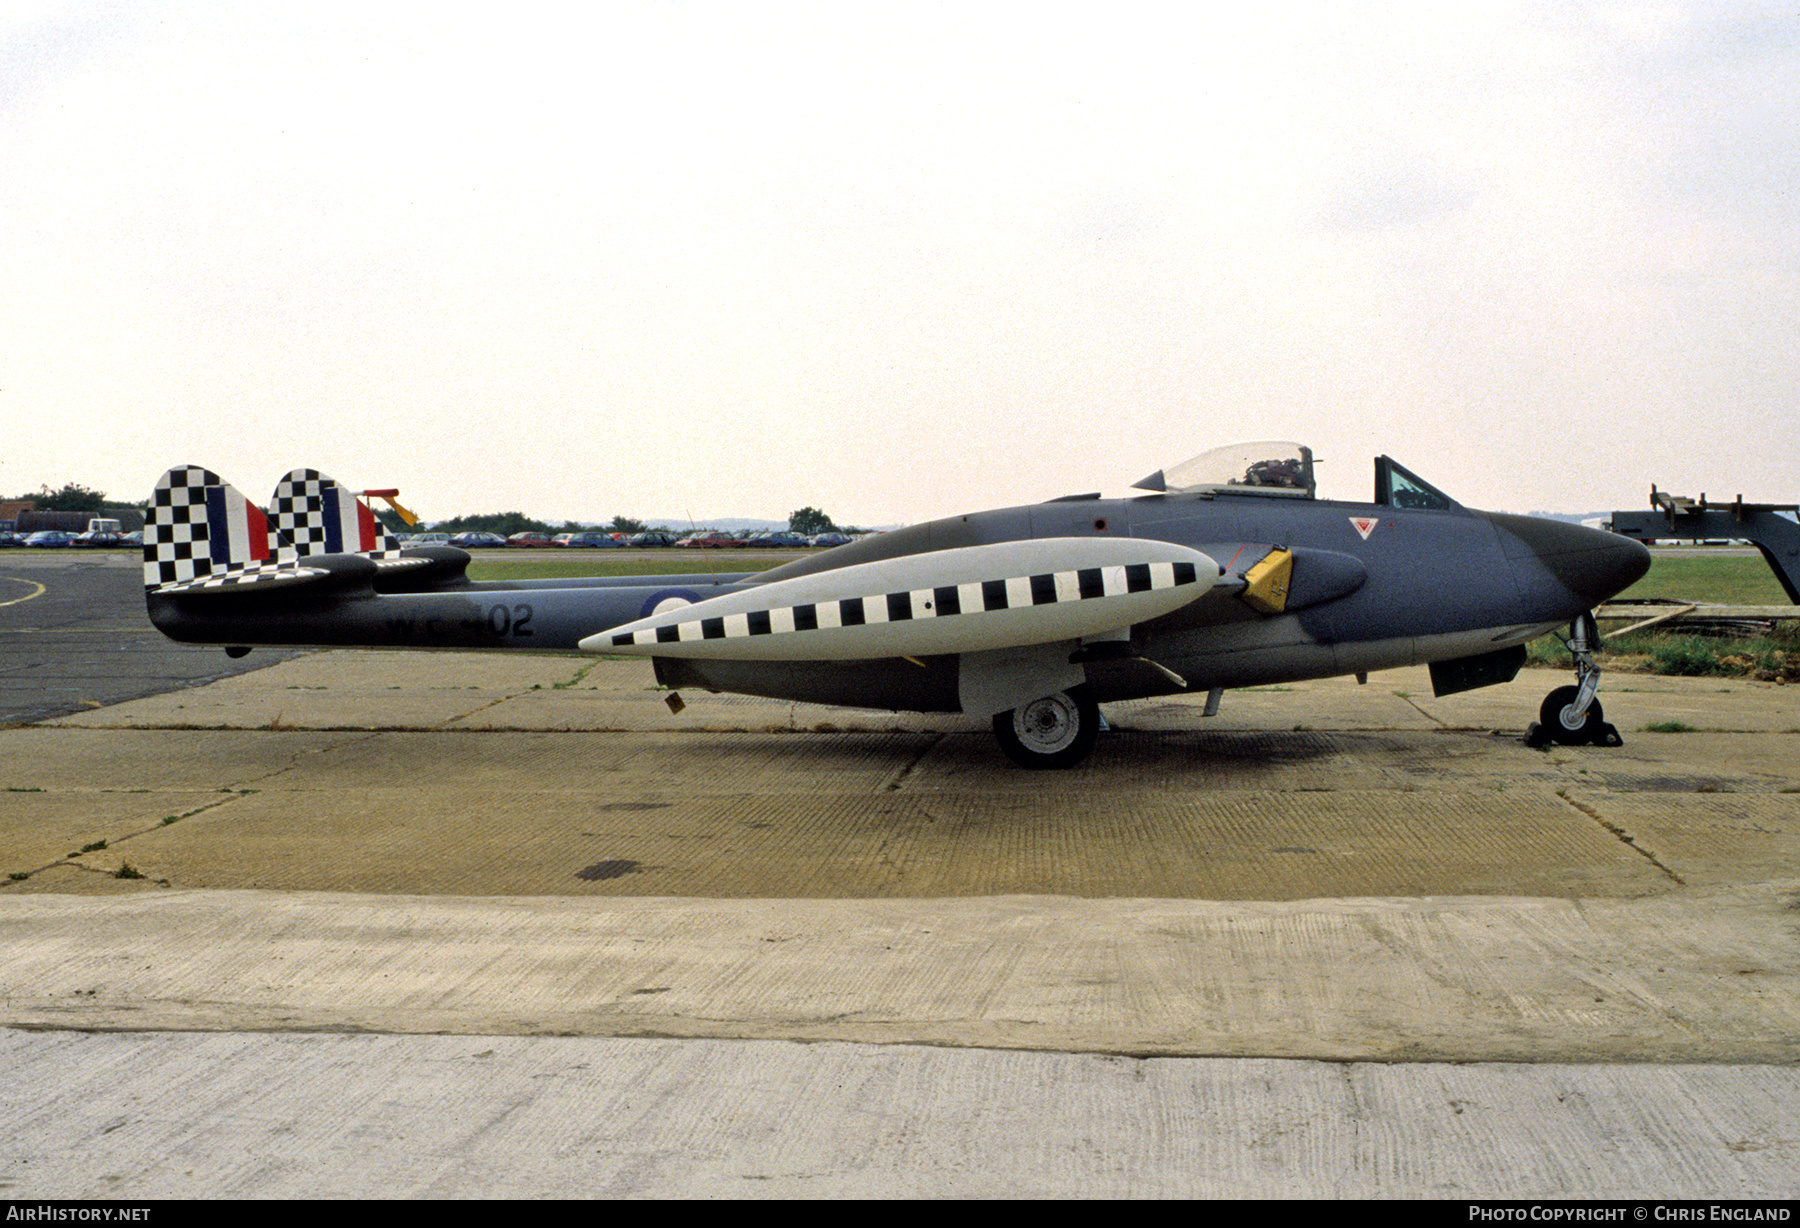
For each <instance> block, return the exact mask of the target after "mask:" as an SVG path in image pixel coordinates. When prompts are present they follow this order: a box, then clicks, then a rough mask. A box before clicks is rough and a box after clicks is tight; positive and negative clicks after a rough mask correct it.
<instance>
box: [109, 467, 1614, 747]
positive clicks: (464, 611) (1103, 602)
mask: <svg viewBox="0 0 1800 1228" xmlns="http://www.w3.org/2000/svg"><path fill="white" fill-rule="evenodd" d="M1137 486H1138V488H1139V489H1142V490H1144V491H1146V492H1147V493H1145V494H1142V495H1138V496H1135V497H1131V498H1123V499H1103V498H1101V497H1100V496H1098V495H1077V496H1071V497H1067V498H1063V499H1056V500H1052V501H1050V502H1048V503H1040V504H1034V505H1031V506H1026V507H1012V508H1002V509H999V510H995V511H987V512H975V513H971V514H969V515H965V516H953V517H950V518H947V519H943V520H934V521H930V522H928V523H925V524H919V525H914V526H912V527H910V528H906V529H901V530H898V531H896V532H892V533H885V534H881V535H879V536H875V537H870V538H866V539H863V540H861V541H858V542H854V543H852V544H850V545H848V546H840V547H837V548H835V549H833V550H829V551H826V552H823V553H821V554H818V555H816V556H811V557H807V558H803V559H799V560H796V561H794V562H790V563H787V564H785V565H783V566H780V567H776V568H774V569H773V570H770V571H765V572H760V573H751V574H732V575H718V576H714V575H684V576H638V577H620V578H615V579H576V580H538V581H508V582H504V583H496V582H477V581H471V580H470V579H468V577H467V575H466V574H465V569H466V567H467V565H468V562H469V556H468V555H467V554H465V553H463V552H462V551H460V550H456V549H453V548H448V547H428V548H424V549H417V550H414V549H402V548H399V547H397V546H396V545H395V544H394V542H393V540H392V539H391V538H387V537H386V536H385V534H382V533H381V532H380V531H379V529H378V527H377V526H376V524H375V522H374V518H373V517H372V516H371V515H370V514H369V512H368V509H367V508H366V507H365V506H364V505H363V504H362V503H361V502H360V501H359V500H357V499H356V498H355V497H354V495H352V494H350V493H349V492H348V491H345V490H344V489H343V488H341V487H339V486H338V485H337V484H336V483H334V482H332V481H331V480H330V479H329V478H325V477H323V476H322V475H320V474H318V473H316V472H313V471H310V470H296V471H295V472H294V473H291V474H289V475H288V476H287V477H285V478H283V479H282V482H281V485H280V486H278V487H277V489H276V495H275V500H274V503H273V504H272V508H271V511H270V513H268V514H265V513H263V512H262V511H261V510H260V509H258V508H257V507H256V506H255V505H254V504H252V503H250V502H249V501H248V500H247V499H245V498H244V497H243V496H242V495H240V494H238V493H237V491H235V490H233V489H232V488H231V487H230V486H228V485H226V484H225V483H224V482H223V481H221V480H220V479H219V478H218V477H217V476H216V475H215V474H213V473H210V472H209V471H207V470H204V469H200V468H194V467H185V468H179V469H173V470H170V471H169V472H168V473H167V474H166V475H164V477H163V479H162V481H161V483H159V484H158V486H157V488H156V495H155V499H154V500H153V506H152V509H151V513H150V516H149V523H148V524H147V526H146V528H145V531H144V580H145V586H146V590H147V599H148V603H149V611H150V619H151V621H152V622H153V623H154V624H155V625H156V626H157V627H158V628H159V629H160V630H161V631H162V632H163V633H164V634H165V635H168V636H169V637H170V638H172V639H176V640H180V641H183V642H187V643H205V644H221V645H226V646H227V648H226V651H227V652H230V653H232V654H234V655H241V654H242V653H244V652H248V651H249V646H250V645H253V644H282V645H367V646H378V647H412V648H442V649H449V648H465V649H484V650H493V649H526V650H531V649H535V650H539V651H558V652H566V651H569V650H571V649H575V648H581V649H585V650H587V651H590V652H600V653H622V654H629V655H635V656H644V657H649V658H650V660H651V662H652V664H653V667H654V670H655V674H656V678H657V680H658V681H659V682H661V683H662V684H663V685H665V686H668V687H670V688H678V687H699V688H704V689H707V690H712V691H730V692H737V693H742V694H749V695H763V696H771V697H775V698H782V699H790V700H801V701H807V702H813V703H823V704H836V705H843V706H850V707H864V708H885V709H893V710H904V711H920V712H963V713H967V714H970V715H974V716H978V717H989V718H991V719H992V722H993V727H994V732H995V734H996V736H997V737H998V738H999V741H1000V743H1001V745H1002V747H1003V748H1004V749H1005V751H1006V753H1007V755H1008V756H1009V757H1011V758H1012V759H1013V760H1014V761H1015V762H1018V763H1020V764H1022V765H1024V766H1026V767H1053V768H1054V767H1068V766H1071V765H1073V764H1075V763H1078V762H1080V761H1081V760H1082V759H1083V758H1084V757H1086V755H1087V754H1088V752H1089V750H1090V749H1091V748H1092V745H1093V741H1094V737H1095V733H1096V731H1097V729H1098V727H1099V708H1098V705H1099V704H1101V703H1105V702H1108V701H1116V700H1125V699H1138V698H1144V697H1148V696H1154V695H1172V694H1179V693H1203V694H1206V695H1207V706H1206V714H1207V715H1211V714H1212V713H1213V712H1215V711H1216V710H1217V707H1218V703H1219V697H1220V695H1221V694H1222V692H1223V691H1224V690H1227V689H1230V688H1234V687H1247V686H1258V685H1268V684H1271V683H1281V682H1292V681H1296V680H1299V679H1305V678H1319V677H1327V676H1331V675H1339V674H1356V675H1357V676H1358V677H1359V679H1360V678H1362V677H1365V676H1366V674H1367V672H1368V671H1371V670H1380V669H1389V668H1392V667H1395V666H1401V665H1416V664H1429V665H1430V666H1431V678H1432V684H1433V687H1434V689H1435V691H1436V693H1437V694H1439V695H1446V694H1452V693H1455V692H1458V691H1464V690H1469V689H1472V688H1475V687H1479V686H1487V685H1489V684H1492V683H1497V682H1504V681H1507V680H1509V679H1511V678H1512V677H1513V676H1514V674H1515V673H1516V672H1517V670H1518V669H1519V666H1520V665H1521V664H1522V663H1523V661H1524V658H1525V649H1524V644H1525V643H1526V641H1528V640H1530V639H1533V638H1535V637H1536V636H1539V635H1542V634H1545V633H1547V632H1550V631H1553V630H1555V629H1557V628H1559V627H1561V626H1563V625H1565V624H1567V625H1568V626H1569V628H1570V635H1569V638H1568V641H1567V643H1568V644H1569V646H1570V648H1571V651H1572V652H1573V655H1574V660H1575V665H1576V674H1577V685H1575V686H1566V687H1560V688H1558V689H1556V690H1554V691H1552V692H1551V693H1550V694H1549V695H1548V696H1547V697H1546V698H1545V701H1544V704H1543V707H1542V709H1541V711H1540V716H1541V720H1542V729H1543V731H1544V733H1545V734H1547V736H1549V737H1553V738H1555V739H1556V740H1558V741H1562V742H1569V743H1577V742H1602V743H1607V744H1612V745H1617V744H1618V735H1617V732H1616V731H1615V730H1614V729H1613V728H1612V726H1610V725H1608V724H1606V723H1605V721H1604V718H1603V716H1602V713H1601V708H1600V704H1599V702H1598V701H1597V699H1596V698H1595V690H1596V688H1597V685H1598V680H1599V670H1598V668H1597V667H1596V666H1595V664H1594V661H1593V657H1592V655H1591V649H1592V647H1593V646H1594V645H1595V644H1596V642H1597V637H1596V636H1595V635H1594V633H1593V618H1592V614H1591V611H1592V609H1593V608H1594V607H1595V606H1596V605H1598V604H1599V603H1600V602H1602V601H1604V600H1606V599H1607V598H1609V597H1611V596H1613V595H1614V594H1616V593H1618V592H1620V591H1621V590H1623V589H1625V588H1626V587H1628V586H1629V585H1631V584H1632V583H1633V582H1634V581H1636V580H1637V579H1638V578H1639V577H1640V576H1642V575H1643V574H1644V572H1645V571H1646V570H1647V569H1648V568H1649V565H1650V556H1649V553H1648V552H1647V551H1646V550H1645V549H1644V547H1643V546H1641V545H1639V544H1638V543H1636V542H1633V541H1630V540H1628V539H1626V538H1623V537H1618V536H1615V535H1613V534H1611V533H1606V532H1601V531H1598V530H1594V529H1587V528H1582V527H1580V526H1578V525H1570V524H1564V523H1561V522H1558V521H1553V520H1543V519H1538V518H1533V517H1526V516H1513V515H1506V514H1502V513H1497V512H1479V511H1473V510H1470V509H1467V508H1464V507H1462V506H1461V505H1460V504H1458V503H1457V502H1456V501H1455V500H1454V499H1452V498H1450V497H1449V496H1448V495H1446V494H1444V493H1443V492H1442V491H1440V490H1438V489H1437V488H1436V487H1434V486H1432V485H1431V484H1430V483H1428V482H1426V481H1424V480H1423V479H1422V478H1419V477H1418V476H1416V475H1415V474H1413V473H1411V472H1410V471H1408V470H1407V469H1405V468H1403V467H1402V466H1401V465H1399V464H1398V463H1396V462H1395V461H1393V460H1392V459H1390V458H1388V457H1386V456H1382V457H1379V458H1377V460H1376V462H1375V498H1374V501H1373V502H1372V503H1366V504H1365V503H1346V502H1336V501H1329V500H1323V499H1318V498H1316V497H1315V486H1314V481H1313V465H1312V453H1311V451H1310V450H1308V449H1307V448H1304V447H1301V446H1299V445H1297V444H1288V443H1258V444H1245V445H1237V446H1234V447H1230V448H1221V449H1217V450H1215V451H1212V452H1208V453H1205V454H1204V455H1202V456H1199V457H1195V458H1194V459H1193V460H1191V461H1188V462H1186V463H1185V464H1182V465H1180V466H1176V467H1174V468H1171V469H1168V470H1159V471H1158V472H1157V473H1155V474H1152V475H1151V476H1150V477H1148V478H1145V479H1144V480H1143V481H1141V482H1139V483H1137ZM1534 732H1535V730H1534Z"/></svg>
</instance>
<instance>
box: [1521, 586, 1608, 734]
mask: <svg viewBox="0 0 1800 1228" xmlns="http://www.w3.org/2000/svg"><path fill="white" fill-rule="evenodd" d="M1599 643H1600V628H1599V625H1598V624H1597V623H1596V622H1595V621H1594V615H1593V614H1592V612H1589V613H1587V614H1583V615H1582V616H1581V617H1580V618H1577V619H1576V620H1575V621H1574V622H1572V623H1570V624H1569V638H1568V639H1566V640H1564V641H1563V647H1565V648H1567V649H1568V650H1569V655H1570V656H1572V657H1574V658H1575V685H1574V686H1559V687H1557V688H1556V689H1555V690H1554V691H1551V692H1550V693H1549V694H1548V695H1546V696H1544V703H1543V706H1542V707H1540V708H1539V709H1538V719H1537V722H1536V723H1535V724H1533V725H1532V726H1531V728H1530V729H1528V730H1526V731H1525V741H1526V744H1527V745H1530V746H1536V747H1543V746H1548V745H1549V744H1550V743H1552V742H1557V743H1560V744H1562V745H1564V746H1583V745H1587V746H1623V745H1625V739H1623V738H1621V737H1620V736H1619V731H1618V730H1617V729H1616V728H1614V727H1613V726H1611V725H1609V724H1607V723H1606V715H1605V711H1604V710H1603V709H1602V708H1601V706H1600V700H1599V697H1598V694H1597V693H1598V691H1599V690H1600V666H1599V665H1597V664H1596V663H1595V661H1594V648H1595V647H1596V646H1597V645H1598V644H1599Z"/></svg>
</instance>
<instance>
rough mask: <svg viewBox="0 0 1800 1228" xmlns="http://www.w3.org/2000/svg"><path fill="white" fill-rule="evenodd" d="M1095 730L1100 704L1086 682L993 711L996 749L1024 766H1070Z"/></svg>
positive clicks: (1084, 753)
mask: <svg viewBox="0 0 1800 1228" xmlns="http://www.w3.org/2000/svg"><path fill="white" fill-rule="evenodd" d="M1099 733H1100V705H1099V704H1098V703H1096V702H1095V701H1094V697H1093V695H1092V693H1090V692H1089V690H1088V688H1087V684H1086V683H1083V684H1081V685H1080V686H1073V687H1070V688H1069V689H1068V690H1066V691H1058V692H1057V693H1056V694H1054V695H1046V696H1044V698H1042V699H1034V700H1032V701H1031V702H1030V703H1028V704H1020V705H1019V706H1018V707H1017V708H1013V709H1010V710H1008V711H1006V712H998V713H995V714H994V736H995V737H996V738H998V739H1000V749H1001V750H1003V751H1005V752H1006V757H1007V758H1008V759H1011V760H1012V761H1013V762H1014V763H1016V764H1018V765H1019V766H1020V767H1024V768H1066V767H1074V766H1075V765H1076V764H1077V763H1080V762H1081V761H1082V760H1083V759H1085V758H1087V757H1088V752H1089V751H1091V750H1093V749H1094V738H1095V737H1096V736H1098V735H1099Z"/></svg>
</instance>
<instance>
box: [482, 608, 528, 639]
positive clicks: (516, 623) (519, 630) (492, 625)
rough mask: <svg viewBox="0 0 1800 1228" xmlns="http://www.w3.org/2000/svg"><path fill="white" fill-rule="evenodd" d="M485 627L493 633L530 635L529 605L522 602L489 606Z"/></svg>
mask: <svg viewBox="0 0 1800 1228" xmlns="http://www.w3.org/2000/svg"><path fill="white" fill-rule="evenodd" d="M487 629H488V630H489V631H491V632H493V633H494V634H495V635H531V634H532V630H531V607H530V606H529V605H525V604H523V603H521V604H519V605H515V606H504V605H496V606H489V607H488V612H487Z"/></svg>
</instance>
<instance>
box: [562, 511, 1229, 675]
mask: <svg viewBox="0 0 1800 1228" xmlns="http://www.w3.org/2000/svg"><path fill="white" fill-rule="evenodd" d="M1218 579H1219V566H1218V564H1217V563H1215V562H1214V561H1213V560H1212V559H1211V558H1210V557H1208V556H1207V555H1205V554H1202V553H1200V552H1199V551H1197V550H1191V549H1189V548H1187V547H1185V546H1180V545H1175V544H1173V543H1169V542H1159V541H1148V540H1144V539H1139V538H1098V539H1096V538H1036V539H1031V540H1026V541H1013V542H1002V543H998V544H993V545H985V546H966V547H960V548H957V549H951V550H936V551H929V552H926V553H922V554H909V555H902V556H900V557H897V558H891V559H882V560H880V561H877V562H872V563H861V564H856V565H853V566H849V567H840V568H834V569H831V570H828V571H822V572H815V573H812V574H809V575H804V576H796V577H794V578H792V579H788V580H780V581H775V582H772V583H769V584H763V585H757V586H755V587H753V588H750V589H747V590H744V591H741V592H736V593H731V594H727V595H725V596H720V597H714V598H712V599H710V600H707V601H702V602H697V603H695V604H692V605H684V606H678V607H675V608H673V609H668V610H664V611H662V612H659V613H655V614H652V615H651V616H650V617H648V618H643V619H640V620H638V621H637V622H634V623H629V624H627V625H625V626H622V627H615V628H613V629H611V630H607V631H603V632H600V633H598V634H595V635H591V636H588V637H587V638H586V639H584V640H582V641H581V646H582V647H583V648H584V649H587V650H588V651H590V652H614V653H627V654H637V655H641V656H658V657H691V658H696V659H709V660H723V661H731V660H735V661H805V660H811V661H830V660H857V659H868V658H876V657H919V656H932V655H938V654H944V653H975V652H987V651H993V650H998V649H1009V648H1018V647H1024V646H1027V645H1034V644H1048V643H1054V642H1059V641H1067V640H1079V639H1082V638H1084V637H1088V636H1099V635H1106V634H1109V633H1113V632H1121V631H1123V630H1125V629H1127V628H1129V627H1131V626H1132V625H1133V624H1135V623H1139V622H1144V621H1147V620H1149V619H1153V618H1156V617H1159V616H1161V615H1164V614H1168V613H1170V612H1171V611H1174V610H1177V609H1180V608H1181V607H1182V606H1185V605H1187V604H1188V603H1190V602H1192V601H1194V600H1195V599H1196V598H1197V597H1199V596H1201V595H1202V594H1203V593H1205V592H1206V591H1207V590H1208V589H1209V588H1211V587H1212V586H1213V585H1214V584H1215V583H1216V582H1217V581H1218Z"/></svg>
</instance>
